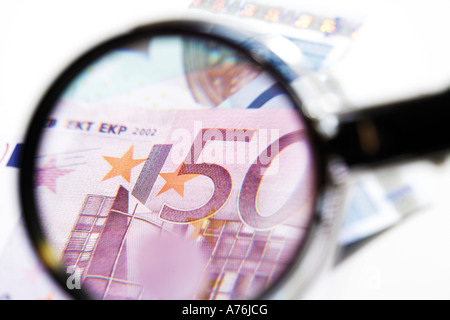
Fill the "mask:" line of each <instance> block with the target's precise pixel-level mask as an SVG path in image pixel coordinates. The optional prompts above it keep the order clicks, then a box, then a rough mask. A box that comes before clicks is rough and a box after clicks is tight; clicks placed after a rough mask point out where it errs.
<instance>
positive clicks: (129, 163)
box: [102, 146, 146, 182]
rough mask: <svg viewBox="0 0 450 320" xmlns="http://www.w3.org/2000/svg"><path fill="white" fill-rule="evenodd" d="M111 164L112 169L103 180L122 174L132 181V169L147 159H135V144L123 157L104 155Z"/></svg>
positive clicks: (128, 180)
mask: <svg viewBox="0 0 450 320" xmlns="http://www.w3.org/2000/svg"><path fill="white" fill-rule="evenodd" d="M103 159H105V160H106V161H107V162H108V163H109V164H110V165H111V166H112V168H111V170H110V171H109V172H108V173H107V174H106V176H105V177H104V178H103V180H102V181H105V180H108V179H111V178H114V177H117V176H122V177H123V178H124V179H125V180H127V182H130V176H131V169H133V168H134V167H136V166H137V165H139V164H141V163H142V162H144V161H145V160H146V159H133V146H131V148H130V149H129V150H128V151H127V152H126V153H125V154H124V155H123V156H122V158H115V157H106V156H103Z"/></svg>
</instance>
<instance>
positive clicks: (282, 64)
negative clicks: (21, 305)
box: [20, 20, 450, 299]
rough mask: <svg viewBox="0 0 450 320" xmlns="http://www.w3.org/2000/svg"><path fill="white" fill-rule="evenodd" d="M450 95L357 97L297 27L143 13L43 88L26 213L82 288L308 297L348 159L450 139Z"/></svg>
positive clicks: (91, 291)
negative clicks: (269, 28) (264, 28)
mask: <svg viewBox="0 0 450 320" xmlns="http://www.w3.org/2000/svg"><path fill="white" fill-rule="evenodd" d="M449 100H450V98H449V93H448V92H447V93H442V94H438V95H433V96H430V97H422V98H418V99H413V100H411V101H406V102H398V103H393V104H392V105H390V106H381V107H378V108H373V109H370V110H366V111H361V110H356V111H355V110H352V109H351V106H348V105H346V103H345V101H346V100H345V97H343V95H342V94H341V92H340V91H339V87H338V86H336V85H333V81H332V79H330V77H328V76H327V74H326V72H321V73H315V72H313V71H312V70H311V69H309V68H308V66H307V64H305V62H304V59H302V53H301V51H299V49H298V47H296V46H295V45H293V44H292V43H291V42H290V41H289V40H288V39H286V38H283V37H281V36H277V35H264V34H257V33H251V32H249V33H247V32H245V31H242V30H239V31H237V30H236V29H235V28H233V27H230V26H223V25H217V24H211V23H206V22H200V21H188V20H186V21H178V20H177V21H169V22H162V23H155V24H151V25H147V26H143V27H140V28H137V29H135V30H133V31H132V32H129V33H126V34H124V35H121V36H118V37H116V38H114V39H112V40H109V41H107V42H104V43H102V44H101V45H99V46H97V47H96V48H94V49H92V50H91V51H89V52H88V53H86V54H85V55H83V56H82V57H80V58H79V59H78V60H77V61H75V62H74V63H73V64H72V65H71V66H69V67H68V68H67V69H66V70H65V71H64V72H63V73H62V75H61V76H60V77H59V78H58V79H57V80H56V81H55V82H54V84H53V85H52V87H51V88H50V89H49V91H48V92H47V93H46V94H45V96H44V98H43V99H42V101H41V102H40V104H39V106H38V108H37V112H36V113H35V115H34V118H33V120H32V122H31V124H30V126H29V130H28V134H27V138H26V143H25V145H24V149H23V154H22V164H21V174H20V186H21V197H22V205H23V211H24V216H25V221H26V225H27V228H28V231H29V234H30V237H31V239H32V242H33V244H34V247H35V248H36V251H37V253H38V255H39V257H40V259H41V260H42V262H43V263H44V265H45V266H46V267H47V269H48V271H49V272H50V273H51V274H52V275H53V276H54V278H55V280H56V281H57V282H58V283H59V284H60V285H61V287H62V288H64V290H66V291H67V292H68V293H69V294H70V295H71V296H73V297H75V298H94V299H257V298H283V299H286V298H296V297H301V293H302V292H303V290H304V289H305V288H306V287H307V286H308V284H309V283H310V282H311V281H312V280H313V279H314V277H315V276H316V275H317V274H318V273H319V271H320V269H321V268H322V267H323V266H324V265H326V263H327V261H328V257H329V256H330V253H331V252H332V250H333V244H334V242H335V239H336V230H338V227H339V224H340V221H341V217H340V212H341V211H342V208H343V207H344V206H345V203H344V201H343V200H342V199H343V197H342V193H343V192H345V181H346V176H347V173H348V169H349V168H351V167H353V166H358V165H372V164H377V163H383V161H387V160H389V159H395V158H398V157H400V156H411V155H416V156H420V155H423V154H427V153H430V152H433V151H439V150H444V149H445V148H447V147H449V146H450V139H445V134H443V133H445V132H444V131H445V125H443V122H444V119H442V118H439V117H437V118H436V117H435V116H434V115H435V112H437V111H439V110H441V109H442V108H443V107H447V105H448V103H449ZM405 117H407V119H408V125H403V121H404V119H405ZM430 119H431V120H432V121H431V120H430ZM424 132H427V134H428V133H429V134H431V135H432V139H429V138H427V139H424V134H423V133H424Z"/></svg>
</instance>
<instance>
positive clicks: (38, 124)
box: [19, 20, 327, 299]
mask: <svg viewBox="0 0 450 320" xmlns="http://www.w3.org/2000/svg"><path fill="white" fill-rule="evenodd" d="M183 34H184V35H186V34H188V35H195V36H201V37H205V38H210V39H212V40H216V41H220V42H223V43H226V44H227V45H229V46H230V47H232V48H234V49H236V50H238V51H240V52H242V53H244V54H245V55H246V56H248V57H249V58H250V59H251V60H253V61H254V62H255V63H257V64H258V65H261V66H262V67H263V68H264V69H265V70H266V71H267V72H269V73H270V74H271V75H272V76H273V77H274V78H275V79H277V80H278V81H279V83H280V85H281V86H282V87H283V88H284V89H285V90H286V91H287V92H288V93H289V94H290V97H291V99H292V100H293V102H294V103H295V105H296V106H297V107H298V108H299V112H300V113H301V114H302V115H303V114H304V112H302V103H301V100H300V98H299V97H298V96H297V94H296V93H295V91H294V90H293V89H292V87H291V86H290V84H289V80H288V79H286V76H285V75H283V74H282V73H281V72H280V71H279V70H277V69H276V68H275V67H274V65H273V63H272V62H271V61H269V60H268V59H267V55H262V54H260V52H252V51H251V50H250V51H249V49H248V40H249V38H248V35H246V34H245V33H241V32H238V31H236V30H234V29H230V28H229V27H228V26H220V25H216V24H214V25H213V24H210V23H207V22H202V21H190V20H175V21H168V22H162V23H155V24H150V25H146V26H143V27H139V28H137V29H134V30H133V31H131V32H129V33H125V34H123V35H119V36H117V37H115V38H112V39H110V40H108V41H106V42H103V43H101V44H100V45H98V46H96V47H94V48H93V49H91V50H89V51H88V52H87V53H85V54H84V55H82V56H81V57H80V58H78V59H77V60H76V61H75V62H73V63H72V64H71V65H70V66H69V67H68V68H67V69H66V70H65V71H63V72H62V74H60V76H59V77H57V79H56V80H55V81H54V82H53V84H52V85H51V86H50V89H48V90H47V92H46V93H45V95H44V97H43V98H42V99H41V101H40V102H39V104H38V106H37V108H36V111H35V113H34V115H33V117H32V120H31V122H30V124H29V126H28V130H27V133H26V137H25V144H24V148H23V152H22V155H21V166H20V168H21V170H20V173H19V192H20V198H21V199H20V200H21V205H22V212H23V216H24V221H25V225H26V229H27V231H28V234H29V236H30V239H31V242H32V244H33V246H34V248H35V250H36V252H37V254H38V256H39V258H40V259H41V261H42V262H43V263H44V266H45V267H46V269H47V270H48V272H49V273H50V274H51V275H52V276H53V278H54V279H55V281H56V282H57V283H58V284H59V286H60V287H61V288H62V289H63V291H65V292H66V293H68V294H69V296H71V297H73V298H75V299H92V298H93V297H91V296H90V295H89V294H88V293H87V292H85V291H83V290H70V289H68V288H67V285H66V283H67V278H68V274H66V273H65V272H64V270H62V268H59V267H58V265H55V264H54V263H52V261H51V259H50V258H49V255H48V250H49V248H50V245H49V243H48V241H47V240H46V238H45V236H44V232H43V228H42V226H41V222H40V220H39V218H38V216H39V215H38V210H37V203H36V198H35V196H34V180H33V179H34V178H33V175H34V168H35V166H34V164H35V161H34V159H35V155H36V153H37V150H38V146H39V141H40V138H41V134H42V132H43V127H42V124H43V123H44V121H45V120H46V119H47V117H48V115H49V114H50V113H51V111H52V110H53V107H54V106H55V103H56V102H57V100H58V98H59V97H60V96H61V94H62V93H63V92H64V90H65V89H66V88H67V87H68V85H69V84H70V83H71V82H72V81H73V80H74V79H75V78H76V77H77V76H78V75H79V74H80V72H82V71H83V70H85V68H86V67H87V66H89V65H90V64H91V63H93V62H94V61H96V60H98V59H99V58H100V57H102V56H103V55H104V54H106V53H108V52H110V51H111V50H113V49H116V48H119V47H121V46H123V45H124V44H127V43H130V42H133V41H136V40H139V39H143V38H147V39H148V38H151V37H155V36H162V35H183ZM303 119H304V122H305V125H306V128H307V134H308V136H309V139H310V140H311V148H312V156H313V160H314V162H315V171H316V172H315V177H316V181H315V183H316V189H317V193H316V197H315V200H314V201H315V202H314V203H315V206H314V210H315V211H314V215H313V217H312V221H311V222H310V226H311V228H310V230H309V232H308V234H307V235H306V236H305V241H303V243H302V245H300V246H299V247H298V249H297V252H296V256H297V258H296V259H295V261H293V263H292V265H290V266H289V267H288V268H287V270H286V271H285V272H284V274H283V275H282V276H280V277H279V279H277V280H276V281H275V282H274V283H273V284H272V285H271V286H270V287H269V288H268V289H267V290H266V291H265V292H264V293H263V294H262V295H261V296H260V297H258V298H256V299H266V298H268V297H270V296H271V294H272V293H273V292H274V291H276V290H278V289H279V288H281V287H282V285H283V284H285V283H286V281H287V280H288V279H289V277H290V275H292V273H293V270H295V269H297V268H298V267H299V265H300V264H301V262H302V260H303V258H304V256H305V254H306V253H307V251H308V248H307V247H308V246H309V245H310V243H311V241H312V239H313V238H314V235H315V233H316V229H317V226H318V224H319V223H320V220H321V218H320V217H321V215H320V212H319V211H320V207H319V205H318V202H319V199H320V198H321V195H322V194H323V190H324V189H325V186H326V184H327V183H326V174H324V172H325V159H324V157H323V156H322V154H323V152H322V151H321V150H322V144H321V140H320V137H319V135H318V134H317V132H316V131H315V130H314V128H313V126H312V123H311V122H310V121H309V120H308V118H307V117H305V116H303Z"/></svg>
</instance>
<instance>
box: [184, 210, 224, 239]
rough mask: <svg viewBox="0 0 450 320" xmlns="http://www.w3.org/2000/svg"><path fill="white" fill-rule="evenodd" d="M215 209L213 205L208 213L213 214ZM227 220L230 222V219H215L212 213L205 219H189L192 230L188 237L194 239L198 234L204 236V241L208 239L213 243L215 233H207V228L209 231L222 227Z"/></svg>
mask: <svg viewBox="0 0 450 320" xmlns="http://www.w3.org/2000/svg"><path fill="white" fill-rule="evenodd" d="M215 211H216V208H215V206H213V207H212V208H211V210H210V211H209V213H208V214H213V213H215ZM229 222H231V221H227V220H217V219H216V218H215V214H213V216H211V217H208V218H206V219H202V220H196V221H191V222H189V223H190V224H191V225H192V226H193V227H194V231H193V232H192V234H191V237H190V238H191V240H195V239H197V238H198V237H200V236H204V237H205V239H206V241H208V242H209V243H211V244H214V243H213V242H214V237H215V236H217V235H215V234H214V233H207V232H206V231H207V229H208V230H209V231H210V232H211V231H214V230H217V229H220V228H222V227H223V226H225V225H226V224H227V223H229Z"/></svg>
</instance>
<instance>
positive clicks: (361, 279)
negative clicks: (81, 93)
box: [0, 0, 450, 299]
mask: <svg viewBox="0 0 450 320" xmlns="http://www.w3.org/2000/svg"><path fill="white" fill-rule="evenodd" d="M189 2H190V1H189V0H187V1H186V0H176V1H175V0H170V1H169V0H165V1H161V2H156V1H148V0H147V1H141V0H126V1H125V0H120V1H116V0H90V1H87V0H77V1H73V0H70V1H69V0H65V1H57V0H40V1H33V0H14V1H12V0H2V1H1V2H0V137H2V136H6V137H11V136H16V137H17V136H18V137H20V136H21V135H22V134H23V132H24V130H25V127H26V125H27V122H28V120H29V118H30V116H31V113H32V110H33V108H34V106H35V105H36V104H37V102H38V100H39V98H40V97H41V95H42V94H43V92H44V91H45V89H46V88H48V86H49V85H50V83H51V81H52V80H53V79H54V78H55V77H56V76H57V74H58V73H59V72H60V71H61V70H62V69H63V68H64V67H65V66H66V65H67V64H68V63H70V62H71V61H72V60H73V59H74V58H76V57H77V56H79V55H80V54H81V53H83V52H84V51H85V50H87V49H88V48H89V47H91V46H92V45H95V44H96V43H97V42H98V41H101V40H103V39H105V38H108V37H110V36H113V35H115V34H117V33H122V32H124V31H127V30H129V29H131V28H133V27H135V26H137V25H139V24H143V23H147V22H149V21H153V20H155V19H156V20H160V19H163V18H164V17H166V16H167V15H173V14H178V15H188V14H189V13H188V12H187V13H185V9H186V8H187V6H188V4H189ZM261 2H262V1H261ZM284 2H287V3H289V2H290V3H295V6H296V7H297V8H298V7H301V5H302V3H305V6H311V5H312V4H314V5H315V6H317V5H321V6H322V9H323V10H326V11H329V12H336V14H343V13H344V14H345V13H346V12H348V13H350V14H354V15H359V14H363V15H366V16H368V17H370V18H369V20H368V21H369V22H368V23H367V26H366V27H365V28H364V29H363V30H362V32H361V34H360V37H359V38H358V40H357V42H356V43H355V45H354V46H353V47H352V48H351V49H350V51H349V52H348V55H347V56H346V58H344V60H343V61H342V63H340V64H339V65H337V66H336V67H335V74H336V75H337V76H338V77H339V79H340V80H341V81H342V83H343V85H344V87H345V88H346V89H347V90H348V94H349V96H350V97H351V99H352V101H354V102H355V103H358V104H367V103H368V102H370V101H384V100H389V99H394V98H399V97H403V96H408V95H415V94H418V93H421V92H426V91H430V90H436V89H438V88H442V87H444V86H446V85H448V84H449V85H450V61H449V57H450V47H449V41H448V39H449V38H450V37H449V30H450V27H449V26H450V22H448V21H450V19H449V16H448V15H450V8H449V4H448V1H446V0H444V1H430V0H428V1H395V5H394V4H392V2H393V1H338V0H335V1H321V2H319V1H304V2H302V1H283V3H284ZM277 3H278V4H280V2H277ZM435 173H436V174H435V176H430V177H429V178H430V179H429V180H428V181H424V183H427V184H428V188H429V189H430V191H431V194H432V195H433V199H432V200H433V201H432V205H431V206H430V207H429V208H428V209H427V210H424V211H422V212H419V213H416V214H414V215H413V216H412V217H410V218H409V219H407V220H406V221H404V222H403V223H402V224H401V225H399V226H397V227H395V228H393V229H391V230H389V231H388V232H386V233H384V234H383V235H381V236H379V237H377V238H376V239H375V240H373V241H372V242H370V243H369V244H368V245H366V246H365V247H364V248H363V249H361V250H360V251H358V252H357V253H356V254H354V255H353V256H351V257H350V258H349V259H348V260H346V261H345V262H344V263H342V264H341V265H340V266H339V267H337V268H336V269H335V270H333V271H332V272H331V273H329V274H328V275H326V276H324V277H323V278H322V280H321V281H318V282H317V283H316V285H315V286H314V287H313V288H312V289H311V291H310V292H309V293H308V295H307V297H308V298H337V299H341V298H342V299H347V298H360V299H365V298H375V299H378V298H400V299H401V298H406V299H408V298H413V299H414V298H444V299H448V298H450V272H449V270H450V250H449V249H450V232H449V228H450V212H449V211H450V210H449V207H450V204H449V202H448V199H449V195H450V164H448V162H447V163H444V164H443V165H441V166H440V167H439V168H436V172H435ZM0 223H1V222H0Z"/></svg>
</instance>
